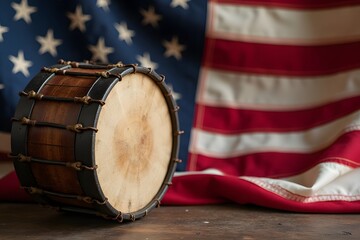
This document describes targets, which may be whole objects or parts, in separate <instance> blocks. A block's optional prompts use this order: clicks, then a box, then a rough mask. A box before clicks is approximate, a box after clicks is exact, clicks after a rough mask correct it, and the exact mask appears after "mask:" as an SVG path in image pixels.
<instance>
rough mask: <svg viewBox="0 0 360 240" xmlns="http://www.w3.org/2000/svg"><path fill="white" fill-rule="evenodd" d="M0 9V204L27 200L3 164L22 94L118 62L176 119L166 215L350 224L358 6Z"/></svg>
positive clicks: (359, 51) (288, 2)
mask: <svg viewBox="0 0 360 240" xmlns="http://www.w3.org/2000/svg"><path fill="white" fill-rule="evenodd" d="M0 6H1V10H2V13H1V15H0V50H1V55H0V57H1V58H0V64H1V65H0V97H1V102H0V103H1V112H2V113H1V115H0V121H1V125H0V127H1V128H0V131H1V133H0V139H1V140H0V141H1V145H0V151H1V152H2V155H1V156H2V157H1V161H0V167H1V169H0V199H2V200H26V199H27V198H26V195H25V194H24V193H23V192H22V191H21V190H19V183H18V181H17V178H16V175H15V173H14V171H13V168H12V165H11V163H10V162H9V161H7V160H6V159H7V158H6V154H7V153H8V152H9V151H10V143H9V141H10V135H9V132H10V128H11V122H10V118H11V117H12V116H13V114H14V110H15V106H16V104H17V101H18V98H19V97H18V92H19V91H21V90H22V89H23V88H24V87H25V85H26V84H27V83H28V82H29V80H30V79H31V78H32V77H33V76H35V75H36V74H37V73H38V72H39V70H40V69H41V67H43V66H49V65H52V64H53V63H56V62H57V60H58V59H60V58H62V59H66V60H74V61H82V60H84V59H92V60H96V61H102V62H118V61H119V60H121V61H122V62H125V63H138V64H139V65H142V66H145V67H151V68H153V69H155V71H156V72H158V73H161V74H164V75H165V76H166V77H167V78H166V82H167V84H168V85H169V86H170V87H171V88H172V89H173V92H174V96H175V98H176V100H177V102H178V105H180V106H181V111H180V113H179V117H180V125H181V128H182V129H183V130H185V135H182V138H181V146H180V158H181V159H182V160H183V162H182V163H181V164H179V165H178V168H177V172H176V173H175V177H174V179H173V186H172V187H171V188H170V189H169V190H168V192H167V194H166V195H165V198H164V203H166V204H209V203H222V202H229V201H230V202H236V203H250V204H256V205H260V206H266V207H270V208H276V209H283V210H290V211H299V212H360V168H359V166H360V148H359V147H358V145H357V144H358V142H359V139H360V132H359V130H360V27H359V26H358V23H359V22H360V1H359V0H318V1H315V2H314V1H308V0H269V1H261V0H208V1H205V0H201V1H200V0H154V1H140V0H134V1H111V0H92V1H81V0H76V1H60V0H58V1H57V0H53V1H42V2H39V1H35V0H13V1H9V0H7V1H1V3H0ZM144 104H146V103H144ZM358 138H359V139H358Z"/></svg>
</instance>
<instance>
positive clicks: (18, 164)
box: [11, 61, 182, 222]
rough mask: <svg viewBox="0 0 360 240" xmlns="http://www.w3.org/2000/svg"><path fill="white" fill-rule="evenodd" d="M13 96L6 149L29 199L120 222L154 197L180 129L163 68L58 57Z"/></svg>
mask: <svg viewBox="0 0 360 240" xmlns="http://www.w3.org/2000/svg"><path fill="white" fill-rule="evenodd" d="M20 96H21V97H20V101H19V103H18V106H17V108H16V113H15V116H14V118H13V125H12V132H11V147H12V154H11V155H12V157H13V158H14V165H15V170H16V173H17V175H18V177H19V180H20V183H21V185H22V187H23V188H24V189H25V190H26V191H27V192H29V193H30V194H31V195H32V196H33V198H34V199H35V200H36V201H38V202H39V203H41V204H45V205H50V206H54V207H56V208H59V209H61V210H67V211H75V212H82V213H90V214H96V215H100V216H102V217H104V218H107V219H113V220H118V221H120V222H121V221H123V220H135V219H138V218H141V217H143V216H145V215H146V214H147V213H148V212H149V211H150V210H151V209H153V208H154V207H156V206H158V205H159V204H160V200H161V198H162V197H163V195H164V193H165V191H166V190H167V187H168V185H169V184H171V179H172V176H173V174H174V171H175V168H176V163H177V162H178V161H179V160H178V159H177V156H178V146H179V135H180V134H181V133H182V131H179V124H178V117H177V110H178V107H177V105H176V104H175V101H174V99H173V97H172V95H171V91H170V90H169V88H168V87H167V86H166V84H165V83H164V76H161V75H158V74H157V73H155V72H153V71H151V69H148V68H144V67H137V66H135V65H123V64H116V65H101V64H92V63H77V62H65V61H60V62H59V64H58V65H55V66H52V67H51V68H44V69H42V71H41V72H40V73H39V74H37V75H36V76H35V78H34V79H32V80H31V81H30V82H29V84H28V85H27V86H26V88H25V90H24V91H22V92H21V93H20Z"/></svg>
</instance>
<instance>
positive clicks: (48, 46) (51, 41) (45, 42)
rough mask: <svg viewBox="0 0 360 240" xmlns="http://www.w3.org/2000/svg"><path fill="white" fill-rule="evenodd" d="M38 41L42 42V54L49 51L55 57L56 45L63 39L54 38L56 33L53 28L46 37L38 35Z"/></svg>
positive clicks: (40, 51)
mask: <svg viewBox="0 0 360 240" xmlns="http://www.w3.org/2000/svg"><path fill="white" fill-rule="evenodd" d="M36 41H38V42H39V43H40V44H41V47H40V49H39V53H40V54H44V53H46V52H49V53H50V54H51V56H53V57H55V56H56V55H57V51H56V47H57V46H59V45H60V44H61V43H62V41H61V40H59V39H55V38H54V33H53V30H52V29H48V31H47V33H46V36H45V37H40V36H37V37H36Z"/></svg>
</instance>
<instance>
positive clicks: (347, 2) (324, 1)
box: [212, 0, 360, 9]
mask: <svg viewBox="0 0 360 240" xmlns="http://www.w3.org/2000/svg"><path fill="white" fill-rule="evenodd" d="M212 2H216V3H220V4H234V5H252V6H268V7H284V8H295V9H297V8H300V9H306V8H311V9H315V8H333V7H344V6H354V5H358V4H360V1H359V0H317V1H313V0H266V1H264V0H263V1H261V0H212Z"/></svg>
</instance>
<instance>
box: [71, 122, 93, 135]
mask: <svg viewBox="0 0 360 240" xmlns="http://www.w3.org/2000/svg"><path fill="white" fill-rule="evenodd" d="M66 129H67V130H70V131H73V132H77V133H80V132H82V131H86V130H92V131H94V132H97V131H98V129H97V128H94V127H83V125H82V124H81V123H76V124H74V125H67V126H66Z"/></svg>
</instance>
